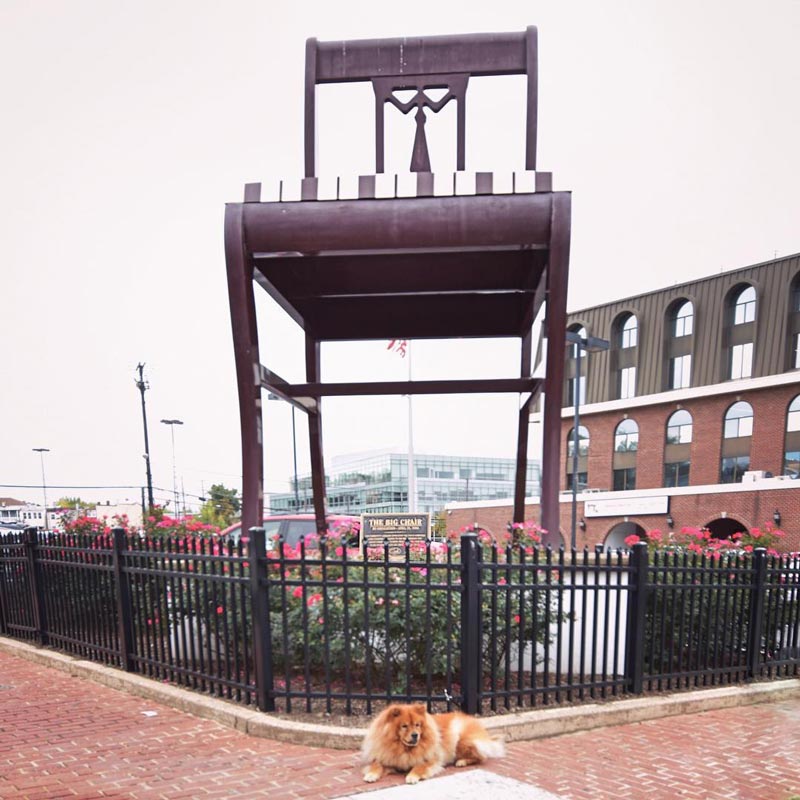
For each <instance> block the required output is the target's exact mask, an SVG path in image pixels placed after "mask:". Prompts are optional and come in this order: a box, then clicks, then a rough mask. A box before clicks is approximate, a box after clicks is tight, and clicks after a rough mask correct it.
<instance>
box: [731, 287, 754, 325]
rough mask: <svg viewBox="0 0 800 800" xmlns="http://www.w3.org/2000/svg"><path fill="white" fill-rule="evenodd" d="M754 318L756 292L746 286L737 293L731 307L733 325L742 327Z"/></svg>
mask: <svg viewBox="0 0 800 800" xmlns="http://www.w3.org/2000/svg"><path fill="white" fill-rule="evenodd" d="M755 318H756V290H755V289H754V288H753V287H752V286H747V287H745V288H744V289H742V291H741V292H739V294H738V296H737V297H736V302H735V303H734V306H733V324H734V325H744V324H745V323H746V322H753V320H755Z"/></svg>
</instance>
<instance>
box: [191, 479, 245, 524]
mask: <svg viewBox="0 0 800 800" xmlns="http://www.w3.org/2000/svg"><path fill="white" fill-rule="evenodd" d="M207 495H208V498H207V500H206V501H205V503H203V507H202V508H201V509H200V519H201V520H202V521H203V522H205V523H207V524H208V525H217V526H218V527H220V528H227V527H228V525H231V524H232V523H233V522H234V520H235V519H237V517H238V516H239V511H240V510H241V508H242V501H241V500H240V499H239V492H238V491H237V490H236V489H227V488H226V487H225V486H223V485H222V484H221V483H215V484H214V485H213V486H212V487H211V488H210V489H209V490H208V492H207Z"/></svg>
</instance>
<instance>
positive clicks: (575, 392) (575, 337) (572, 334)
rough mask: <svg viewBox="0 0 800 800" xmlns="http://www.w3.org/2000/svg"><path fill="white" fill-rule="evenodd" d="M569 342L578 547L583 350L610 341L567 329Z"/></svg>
mask: <svg viewBox="0 0 800 800" xmlns="http://www.w3.org/2000/svg"><path fill="white" fill-rule="evenodd" d="M567 342H569V343H570V344H574V345H575V382H574V384H573V389H572V399H573V401H574V406H575V418H574V420H573V425H572V524H571V527H570V534H571V536H570V546H571V547H572V549H573V550H574V549H575V548H576V547H577V532H576V528H577V520H578V442H579V439H580V437H579V434H578V431H579V430H580V424H581V414H580V402H581V352H582V351H584V350H585V351H586V352H587V353H600V352H602V351H603V350H608V348H609V342H608V340H606V339H598V338H597V337H595V336H587V337H586V338H584V337H582V336H581V335H580V334H579V333H578V332H577V331H567Z"/></svg>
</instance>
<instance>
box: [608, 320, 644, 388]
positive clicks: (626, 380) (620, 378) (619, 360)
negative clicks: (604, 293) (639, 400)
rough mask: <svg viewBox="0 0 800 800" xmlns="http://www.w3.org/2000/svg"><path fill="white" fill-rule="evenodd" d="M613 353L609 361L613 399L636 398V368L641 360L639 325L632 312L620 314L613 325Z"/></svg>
mask: <svg viewBox="0 0 800 800" xmlns="http://www.w3.org/2000/svg"><path fill="white" fill-rule="evenodd" d="M611 342H612V346H613V352H612V354H611V358H610V360H609V367H610V369H611V372H610V374H609V378H610V381H609V385H610V386H611V387H614V390H615V395H614V398H613V399H616V398H619V399H620V400H625V399H627V398H629V397H635V396H636V366H637V363H638V360H639V347H638V344H639V325H638V323H637V321H636V316H635V315H634V314H632V313H631V312H630V311H625V312H623V313H622V314H619V315H618V316H617V317H616V319H615V320H614V322H613V324H612V325H611Z"/></svg>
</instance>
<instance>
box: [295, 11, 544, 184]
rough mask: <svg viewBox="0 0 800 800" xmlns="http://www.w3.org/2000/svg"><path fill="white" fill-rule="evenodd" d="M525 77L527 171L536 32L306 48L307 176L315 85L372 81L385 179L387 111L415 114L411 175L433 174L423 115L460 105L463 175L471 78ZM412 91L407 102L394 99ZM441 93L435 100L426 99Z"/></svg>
mask: <svg viewBox="0 0 800 800" xmlns="http://www.w3.org/2000/svg"><path fill="white" fill-rule="evenodd" d="M493 75H526V76H527V79H528V86H527V114H526V134H525V168H526V169H528V170H535V169H536V122H537V118H536V108H537V103H536V101H537V77H538V76H537V32H536V28H535V27H533V26H531V27H529V28H527V29H526V30H525V31H523V32H521V33H481V34H469V35H456V36H424V37H414V38H404V39H361V40H355V41H340V42H319V41H317V40H316V39H308V40H307V42H306V86H305V174H306V177H309V178H310V177H314V176H315V174H316V173H315V168H316V165H315V151H316V113H315V112H316V109H315V104H316V87H317V84H319V83H349V82H353V81H370V82H371V83H372V87H373V90H374V92H375V171H376V172H377V173H381V172H383V171H384V133H383V116H384V105H385V104H386V103H391V104H392V105H394V106H395V107H396V108H397V109H399V110H400V111H401V112H402V113H404V114H407V113H408V112H410V111H411V110H412V109H414V108H416V123H417V128H416V135H415V137H414V147H413V150H412V158H411V171H412V172H430V171H431V164H430V158H429V156H428V146H427V140H426V137H425V111H424V109H425V108H428V109H430V110H431V111H432V112H434V113H436V112H438V111H440V110H441V109H442V108H444V106H445V105H446V104H447V103H449V102H450V101H451V100H455V101H456V104H457V120H456V169H459V170H463V169H464V168H465V167H464V149H465V147H464V145H465V131H464V127H465V99H466V91H467V84H468V82H469V79H470V77H472V76H476V77H478V76H493ZM408 89H411V90H416V94H415V95H414V96H413V97H411V98H410V99H409V100H407V101H405V102H404V101H401V100H400V99H399V98H398V97H397V96H396V95H395V92H397V91H400V90H408ZM429 89H445V90H446V92H445V94H444V95H443V96H441V97H440V98H439V99H438V100H433V99H431V98H430V97H429V96H428V95H427V94H426V93H425V92H426V90H429Z"/></svg>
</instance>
